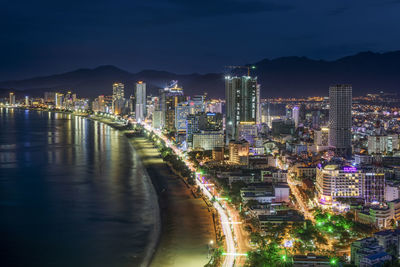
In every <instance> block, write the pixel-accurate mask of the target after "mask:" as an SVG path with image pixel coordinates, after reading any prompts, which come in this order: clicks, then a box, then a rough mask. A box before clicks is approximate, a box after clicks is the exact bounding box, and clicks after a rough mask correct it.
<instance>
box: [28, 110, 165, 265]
mask: <svg viewBox="0 0 400 267" xmlns="http://www.w3.org/2000/svg"><path fill="white" fill-rule="evenodd" d="M23 109H25V108H23ZM29 110H32V109H29ZM39 111H45V112H51V113H62V114H68V115H72V116H77V117H82V118H85V119H87V120H89V121H95V122H98V123H101V124H104V125H107V126H108V127H111V128H113V129H114V130H116V131H118V132H119V133H120V135H121V136H123V138H126V139H127V142H128V143H129V147H130V149H131V152H132V154H133V155H134V156H136V157H137V163H138V165H139V167H140V168H142V170H143V173H144V174H145V176H146V179H148V181H149V182H150V184H151V189H152V190H151V191H152V192H150V194H155V198H154V200H155V201H154V203H151V206H152V207H153V214H154V228H153V231H151V234H150V236H149V243H148V244H146V248H145V255H144V257H143V261H142V263H141V264H140V266H141V267H148V266H150V265H151V262H152V261H153V259H154V256H155V254H156V252H157V249H158V246H159V243H160V239H161V234H162V223H163V216H162V212H161V207H160V203H162V198H161V192H162V191H165V183H163V181H162V179H155V177H154V175H149V173H148V168H147V167H145V166H144V164H143V160H142V156H141V155H140V153H138V151H137V150H136V148H135V145H134V144H133V143H132V141H131V140H130V139H131V138H129V137H127V136H126V135H125V134H124V133H123V131H122V129H120V128H118V127H117V126H116V124H115V123H114V122H112V121H106V120H100V119H96V118H93V117H89V116H86V115H78V114H73V113H69V112H63V111H55V110H39Z"/></svg>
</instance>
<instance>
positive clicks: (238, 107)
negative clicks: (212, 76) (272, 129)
mask: <svg viewBox="0 0 400 267" xmlns="http://www.w3.org/2000/svg"><path fill="white" fill-rule="evenodd" d="M259 90H260V88H259V86H257V77H250V76H242V77H237V76H234V77H231V76H226V77H225V98H226V127H225V128H226V143H227V144H228V143H229V141H230V140H236V138H237V127H238V125H239V123H240V122H255V123H257V122H259V118H258V117H259V106H260V93H259Z"/></svg>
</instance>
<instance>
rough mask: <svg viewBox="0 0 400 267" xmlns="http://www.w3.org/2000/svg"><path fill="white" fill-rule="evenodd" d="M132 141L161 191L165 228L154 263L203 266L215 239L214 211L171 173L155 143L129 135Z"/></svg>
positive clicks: (163, 226)
mask: <svg viewBox="0 0 400 267" xmlns="http://www.w3.org/2000/svg"><path fill="white" fill-rule="evenodd" d="M130 142H132V144H133V146H134V148H135V150H136V151H137V153H139V155H140V156H141V159H142V162H143V165H144V166H145V168H146V169H147V172H148V174H149V175H150V177H151V178H152V180H153V184H154V186H155V188H156V191H157V192H158V193H159V203H160V209H161V217H162V230H161V236H160V240H159V245H158V247H157V250H156V253H155V255H154V258H153V261H152V263H151V266H154V267H158V266H165V267H167V266H177V267H180V266H181V267H184V266H185V267H192V266H193V267H194V266H204V265H205V264H206V263H207V262H208V258H207V255H208V243H209V242H210V241H211V240H213V241H214V242H215V231H214V224H213V219H212V213H211V211H209V209H208V207H207V205H206V204H205V203H204V201H203V200H202V199H201V198H195V197H194V196H193V194H192V193H191V191H190V189H189V188H188V187H187V186H186V184H185V183H184V182H183V181H182V179H180V178H179V177H177V176H176V175H175V174H173V173H172V171H171V170H170V168H169V167H168V165H167V164H166V163H165V162H163V160H162V159H161V157H160V156H159V152H158V151H157V149H156V148H154V147H153V144H152V143H150V142H149V141H148V140H147V139H145V138H143V137H134V138H130Z"/></svg>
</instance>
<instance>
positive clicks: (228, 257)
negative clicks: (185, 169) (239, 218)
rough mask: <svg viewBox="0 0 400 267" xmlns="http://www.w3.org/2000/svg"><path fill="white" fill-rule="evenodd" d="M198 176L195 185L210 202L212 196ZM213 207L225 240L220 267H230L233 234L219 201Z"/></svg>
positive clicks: (233, 242) (232, 251) (232, 262)
mask: <svg viewBox="0 0 400 267" xmlns="http://www.w3.org/2000/svg"><path fill="white" fill-rule="evenodd" d="M200 176H201V174H197V177H196V183H197V185H198V186H199V187H200V188H201V190H202V191H203V193H204V194H205V195H206V196H207V198H208V199H209V200H212V199H213V195H212V194H211V192H210V191H209V189H208V188H207V187H206V186H205V185H204V184H203V183H202V181H201V179H200ZM213 206H214V208H215V209H216V210H217V211H218V214H219V217H220V219H221V226H222V231H223V232H224V235H225V240H226V250H227V252H226V257H225V260H224V262H223V264H222V266H224V267H231V266H233V264H234V261H235V255H236V253H235V251H236V249H235V241H234V239H233V234H232V230H231V224H230V220H229V217H228V214H227V212H226V210H225V208H224V207H222V206H221V204H220V203H219V201H214V204H213Z"/></svg>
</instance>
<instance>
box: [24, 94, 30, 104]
mask: <svg viewBox="0 0 400 267" xmlns="http://www.w3.org/2000/svg"><path fill="white" fill-rule="evenodd" d="M29 105H30V104H29V96H25V106H29Z"/></svg>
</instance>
